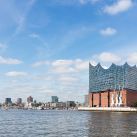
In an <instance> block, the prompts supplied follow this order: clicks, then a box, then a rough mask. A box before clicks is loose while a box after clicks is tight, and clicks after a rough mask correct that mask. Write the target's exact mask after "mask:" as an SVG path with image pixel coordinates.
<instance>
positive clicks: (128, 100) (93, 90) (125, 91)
mask: <svg viewBox="0 0 137 137" xmlns="http://www.w3.org/2000/svg"><path fill="white" fill-rule="evenodd" d="M136 102H137V67H136V66H133V67H131V66H129V65H128V64H127V63H125V64H124V65H122V66H118V65H115V64H112V65H111V66H110V67H109V68H108V69H104V68H103V67H102V66H101V65H100V64H98V65H96V66H92V65H91V64H89V106H91V107H118V106H134V104H135V103H136Z"/></svg>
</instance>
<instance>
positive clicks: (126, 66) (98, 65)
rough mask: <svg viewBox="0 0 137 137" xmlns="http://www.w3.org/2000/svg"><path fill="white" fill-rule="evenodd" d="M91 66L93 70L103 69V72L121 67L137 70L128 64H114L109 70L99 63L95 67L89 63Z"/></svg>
mask: <svg viewBox="0 0 137 137" xmlns="http://www.w3.org/2000/svg"><path fill="white" fill-rule="evenodd" d="M89 66H90V67H91V68H94V69H96V68H100V69H103V70H109V69H112V68H117V67H119V68H136V69H137V67H136V65H134V66H130V65H129V64H128V63H127V62H126V63H125V64H123V65H116V64H114V63H112V64H111V65H110V67H109V68H107V69H106V68H104V67H103V66H101V64H100V63H98V64H97V65H96V66H93V65H92V64H91V63H89Z"/></svg>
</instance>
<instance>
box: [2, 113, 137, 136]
mask: <svg viewBox="0 0 137 137" xmlns="http://www.w3.org/2000/svg"><path fill="white" fill-rule="evenodd" d="M131 136H134V137H137V113H121V112H120V113H118V112H115V113H114V112H78V111H57V110H53V111H51V110H47V111H46V110H45V111H42V110H41V111H38V110H37V111H36V110H8V111H2V110H1V111H0V137H131Z"/></svg>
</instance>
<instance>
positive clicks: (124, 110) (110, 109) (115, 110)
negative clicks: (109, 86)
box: [78, 107, 137, 112]
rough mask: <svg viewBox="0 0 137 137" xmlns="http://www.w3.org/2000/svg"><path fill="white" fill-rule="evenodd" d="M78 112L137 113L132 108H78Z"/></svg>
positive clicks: (135, 109) (136, 109)
mask: <svg viewBox="0 0 137 137" xmlns="http://www.w3.org/2000/svg"><path fill="white" fill-rule="evenodd" d="M78 110H79V111H114V112H137V108H133V107H78Z"/></svg>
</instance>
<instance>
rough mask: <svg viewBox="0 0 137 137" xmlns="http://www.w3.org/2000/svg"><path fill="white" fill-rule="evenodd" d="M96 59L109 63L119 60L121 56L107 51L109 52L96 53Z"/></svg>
mask: <svg viewBox="0 0 137 137" xmlns="http://www.w3.org/2000/svg"><path fill="white" fill-rule="evenodd" d="M98 59H99V61H101V62H108V63H109V62H110V63H112V62H113V63H117V62H120V61H121V57H119V56H117V55H115V54H113V53H109V52H103V53H101V54H100V55H98Z"/></svg>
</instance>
